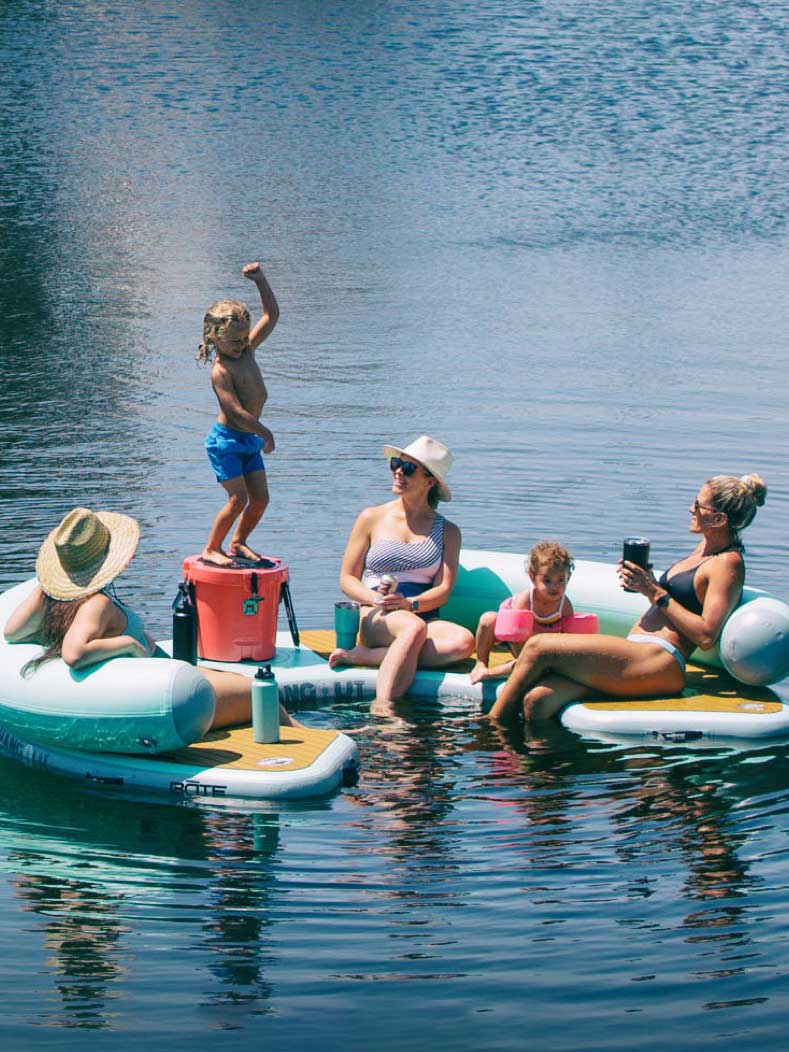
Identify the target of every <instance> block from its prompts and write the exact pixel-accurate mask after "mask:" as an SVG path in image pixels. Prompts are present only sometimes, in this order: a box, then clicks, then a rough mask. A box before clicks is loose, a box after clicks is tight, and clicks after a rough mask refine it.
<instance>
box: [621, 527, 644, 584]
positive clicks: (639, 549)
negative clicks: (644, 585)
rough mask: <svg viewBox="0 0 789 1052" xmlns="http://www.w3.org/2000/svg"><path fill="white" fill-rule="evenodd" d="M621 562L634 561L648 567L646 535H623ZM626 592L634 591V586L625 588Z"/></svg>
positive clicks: (637, 564)
mask: <svg viewBox="0 0 789 1052" xmlns="http://www.w3.org/2000/svg"><path fill="white" fill-rule="evenodd" d="M622 562H625V563H635V564H636V566H643V568H644V569H645V570H648V569H649V541H648V540H647V539H646V537H625V539H624V541H623V543H622ZM625 591H626V592H634V591H635V588H625Z"/></svg>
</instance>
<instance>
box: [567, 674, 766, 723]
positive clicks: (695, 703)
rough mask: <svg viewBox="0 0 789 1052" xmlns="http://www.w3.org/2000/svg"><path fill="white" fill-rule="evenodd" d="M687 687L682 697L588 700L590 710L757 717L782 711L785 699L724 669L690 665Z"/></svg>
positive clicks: (586, 702)
mask: <svg viewBox="0 0 789 1052" xmlns="http://www.w3.org/2000/svg"><path fill="white" fill-rule="evenodd" d="M686 682H687V686H686V687H685V690H684V691H683V692H682V694H681V695H679V696H678V697H661V698H634V699H633V700H632V701H628V700H627V698H596V699H595V700H594V701H584V702H582V704H583V705H585V706H586V708H588V709H595V710H598V711H603V710H609V711H611V710H617V711H619V712H622V711H623V710H624V711H628V710H629V711H631V712H632V711H633V710H640V711H650V712H660V711H666V710H668V709H671V710H672V711H675V712H747V713H749V714H750V715H754V716H768V715H770V714H771V713H776V712H780V711H781V709H782V708H783V705H782V704H781V699H780V698H779V697H778V696H777V695H776V694H774V693H773V691H771V690H768V689H767V688H765V687H749V686H747V685H746V684H745V683H740V682H739V680H736V679H734V678H733V677H732V676H730V675H728V673H726V672H724V671H723V669H717V668H702V667H701V666H700V665H688V667H687V670H686Z"/></svg>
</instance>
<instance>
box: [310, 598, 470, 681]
mask: <svg viewBox="0 0 789 1052" xmlns="http://www.w3.org/2000/svg"><path fill="white" fill-rule="evenodd" d="M361 637H362V641H361V643H359V644H357V645H356V646H355V647H353V649H352V650H342V649H339V648H338V649H337V650H333V651H332V653H331V654H330V655H329V665H330V666H331V667H332V668H334V667H335V666H337V665H364V666H367V667H372V668H376V667H378V668H380V670H381V671H380V672H379V673H378V680H377V687H376V696H377V698H378V700H379V701H391V700H393V699H395V698H401V697H402V696H403V694H405V693H406V691H407V690H408V688H409V687H410V686H411V684H412V683H413V681H414V676H415V675H416V670H417V666H421V667H423V668H443V667H444V666H446V665H451V664H452V663H453V662H455V661H462V660H463V658H467V657H468V656H469V655H470V654H471V653H472V651H473V649H474V637H473V636H472V634H471V632H469V631H468V629H466V628H463V627H462V626H461V625H456V624H453V623H452V622H451V621H441V620H436V621H429V622H425V621H423V620H422V618H421V617H417V616H416V614H412V613H410V612H409V611H407V610H393V611H392V612H391V613H388V614H384V613H382V612H381V611H380V610H377V609H375V608H373V607H363V608H362V611H361Z"/></svg>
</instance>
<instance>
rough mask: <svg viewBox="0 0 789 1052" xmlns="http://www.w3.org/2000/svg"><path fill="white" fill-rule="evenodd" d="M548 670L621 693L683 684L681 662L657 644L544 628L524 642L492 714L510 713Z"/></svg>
mask: <svg viewBox="0 0 789 1052" xmlns="http://www.w3.org/2000/svg"><path fill="white" fill-rule="evenodd" d="M548 672H555V673H558V674H559V675H561V676H563V677H565V678H566V679H571V680H573V681H574V682H576V683H580V684H581V685H582V686H585V687H589V688H590V689H591V690H598V691H602V692H605V693H608V694H614V695H617V696H619V697H633V696H637V697H649V696H650V695H652V694H660V693H665V692H668V691H677V692H678V691H681V690H682V688H683V687H684V685H685V676H684V674H683V672H682V669H681V668H680V667H679V664H678V663H677V662H676V661H675V660H674V658H673V657H672V656H671V654H669V653H667V652H666V651H665V650H663V649H662V648H659V647H658V646H654V647H653V646H647V645H645V644H642V643H633V642H630V641H628V640H626V639H620V638H619V637H618V636H602V635H600V636H599V635H590V636H580V635H563V634H560V633H545V634H542V635H538V636H532V638H531V639H529V640H528V641H527V642H526V644H525V646H524V648H523V650H522V651H521V653H520V656H519V657H518V660H517V661H516V662H515V668H514V669H513V670H512V672H511V674H510V677H509V679H508V680H507V682H506V683H505V684H504V686H503V687H502V689H501V691H500V692H499V696H498V697H497V699H496V702H495V703H494V705H493V707H492V708H491V710H490V716H491V717H492V718H493V719H509V718H511V717H512V716H513V714H514V713H515V711H516V710H517V708H518V706H519V704H520V701H521V699H522V698H523V696H524V695H525V694H526V692H527V691H528V689H529V688H530V687H533V686H534V685H535V684H536V683H537V682H538V681H539V680H541V679H542V677H543V676H544V675H545V674H546V673H548Z"/></svg>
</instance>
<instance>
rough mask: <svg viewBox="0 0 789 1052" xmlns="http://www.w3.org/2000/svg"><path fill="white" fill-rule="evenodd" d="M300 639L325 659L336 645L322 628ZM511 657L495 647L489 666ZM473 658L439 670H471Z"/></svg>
mask: <svg viewBox="0 0 789 1052" xmlns="http://www.w3.org/2000/svg"><path fill="white" fill-rule="evenodd" d="M301 641H302V643H304V645H305V646H308V647H309V648H310V650H314V651H315V653H316V654H318V655H319V656H320V657H322V658H327V659H328V657H329V654H331V652H332V650H334V648H335V646H336V645H337V644H336V642H335V636H334V632H332V631H330V630H329V629H324V628H316V629H310V630H308V631H306V632H302V633H301ZM511 657H512V654H511V653H510V651H509V650H504V649H499V648H497V649H496V650H494V651H493V653H492V654H491V655H490V665H491V668H494V667H495V666H497V665H503V664H504V662H505V661H509V660H510V658H511ZM474 660H475V658H474V657H470V658H467V659H466V660H465V661H456V662H455V663H454V664H453V665H447V667H446V668H444V669H442V670H441V671H442V672H461V673H462V672H466V673H468V672H471V670H472V668H473V667H474Z"/></svg>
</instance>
